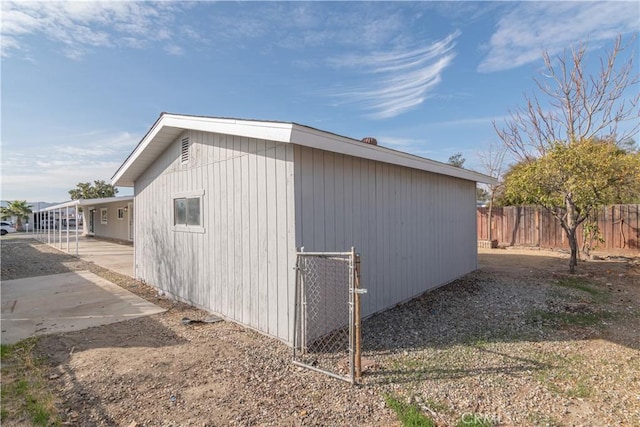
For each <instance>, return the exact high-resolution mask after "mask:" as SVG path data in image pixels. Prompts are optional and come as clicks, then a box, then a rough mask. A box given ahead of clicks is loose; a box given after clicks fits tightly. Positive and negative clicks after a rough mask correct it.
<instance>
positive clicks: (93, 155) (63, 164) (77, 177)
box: [0, 131, 138, 201]
mask: <svg viewBox="0 0 640 427" xmlns="http://www.w3.org/2000/svg"><path fill="white" fill-rule="evenodd" d="M61 141H64V143H61ZM137 142H138V140H137V138H136V137H134V136H133V135H131V134H130V133H129V132H116V133H111V132H107V131H91V132H84V133H78V134H75V135H60V136H58V137H55V138H54V140H51V141H47V142H46V147H45V148H38V149H33V150H30V151H29V152H25V150H24V148H23V147H21V146H18V145H16V144H11V143H6V142H5V141H3V144H2V145H3V146H2V163H1V164H0V167H1V168H2V197H3V199H9V200H13V199H23V198H24V197H23V196H22V195H23V194H32V195H34V196H33V197H37V198H38V199H40V200H44V201H62V200H65V199H68V194H67V190H70V189H71V188H74V187H75V186H76V184H77V183H78V182H86V181H94V180H96V179H102V180H105V181H107V182H109V180H110V178H111V176H112V175H113V171H114V170H116V169H117V168H118V166H120V164H121V162H122V161H123V160H124V159H125V158H126V156H127V155H128V154H129V152H131V150H132V149H133V147H135V145H136V143H137ZM36 195H37V196H36Z"/></svg>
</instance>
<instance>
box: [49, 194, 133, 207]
mask: <svg viewBox="0 0 640 427" xmlns="http://www.w3.org/2000/svg"><path fill="white" fill-rule="evenodd" d="M131 200H133V196H118V197H103V198H101V199H78V200H70V201H68V202H64V203H59V204H57V205H53V206H49V207H47V208H44V209H41V211H53V210H56V209H62V208H67V207H70V208H72V207H76V206H89V205H103V204H106V203H114V202H128V201H131Z"/></svg>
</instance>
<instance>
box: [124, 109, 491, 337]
mask: <svg viewBox="0 0 640 427" xmlns="http://www.w3.org/2000/svg"><path fill="white" fill-rule="evenodd" d="M476 182H485V183H492V182H493V179H492V178H490V177H487V176H485V175H482V174H478V173H475V172H472V171H469V170H465V169H461V168H457V167H453V166H448V165H446V164H443V163H439V162H435V161H432V160H428V159H424V158H421V157H418V156H414V155H410V154H407V153H403V152H400V151H395V150H391V149H388V148H384V147H380V146H377V145H373V144H368V143H364V142H362V141H359V140H354V139H351V138H346V137H343V136H339V135H336V134H332V133H329V132H324V131H321V130H318V129H314V128H310V127H307V126H302V125H299V124H295V123H283V122H269V121H252V120H236V119H224V118H213V117H200V116H185V115H175V114H167V113H163V114H162V115H161V116H160V117H159V119H158V120H157V121H156V123H154V125H153V126H152V127H151V129H150V130H149V132H148V133H147V134H146V135H145V136H144V138H143V139H142V140H141V141H140V143H139V144H138V146H137V147H136V148H135V149H134V151H133V152H132V153H131V154H130V155H129V157H128V158H127V159H126V160H125V162H124V163H123V164H122V166H120V168H119V169H118V171H117V172H116V173H115V175H114V177H113V179H112V184H113V185H116V186H125V187H127V186H130V187H133V188H134V194H135V206H136V217H135V220H134V228H135V235H136V243H135V260H134V266H135V276H136V277H137V278H139V279H141V280H144V281H145V282H147V283H148V284H150V285H152V286H154V287H156V288H159V289H161V290H163V291H165V292H167V293H168V294H170V295H172V296H173V297H175V298H177V299H180V300H183V301H187V302H189V303H191V304H193V305H196V306H198V307H201V308H204V309H206V310H209V311H212V312H215V313H217V314H221V315H223V316H224V317H226V318H228V319H230V320H233V321H236V322H238V323H241V324H244V325H247V326H249V327H252V328H255V329H257V330H259V331H261V332H263V333H266V334H268V335H271V336H274V337H277V338H280V339H281V340H283V341H285V342H288V343H291V342H292V340H293V337H292V324H293V313H294V309H293V307H294V287H295V271H294V265H295V261H296V251H297V248H301V247H304V248H305V251H312V252H313V251H341V252H342V251H348V250H349V248H350V247H351V246H355V247H356V250H357V251H358V252H359V253H360V254H361V257H362V283H363V287H365V288H367V289H368V294H367V295H366V296H365V297H363V298H362V312H363V315H364V316H367V315H370V314H373V313H375V312H378V311H381V310H384V309H387V308H389V307H392V306H394V305H395V304H397V303H399V302H402V301H406V300H408V299H410V298H412V297H414V296H416V295H419V294H421V293H423V292H425V291H427V290H429V289H433V288H435V287H437V286H440V285H443V284H445V283H448V282H450V281H452V280H454V279H456V278H457V277H460V276H462V275H464V274H466V273H468V272H470V271H473V270H475V269H476V265H477V252H476V247H477V240H476Z"/></svg>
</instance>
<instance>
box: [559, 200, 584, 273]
mask: <svg viewBox="0 0 640 427" xmlns="http://www.w3.org/2000/svg"><path fill="white" fill-rule="evenodd" d="M572 197H573V194H571V193H569V194H567V195H566V196H565V206H566V209H567V216H566V225H565V226H564V227H563V228H564V231H565V232H566V233H567V238H568V239H569V248H570V249H571V258H570V259H569V273H571V274H573V273H575V272H576V266H577V265H578V237H577V236H576V230H577V228H578V225H579V224H580V222H579V221H578V216H579V213H578V211H577V209H576V206H575V205H574V203H573V200H572Z"/></svg>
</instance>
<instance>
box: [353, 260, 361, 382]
mask: <svg viewBox="0 0 640 427" xmlns="http://www.w3.org/2000/svg"><path fill="white" fill-rule="evenodd" d="M352 252H353V257H354V260H355V265H356V268H355V271H354V280H353V284H354V286H353V287H354V299H355V301H354V303H355V307H354V310H355V319H354V327H355V334H356V351H355V359H356V360H355V370H356V380H358V381H360V379H361V378H362V352H361V344H362V331H361V318H362V316H361V313H360V255H359V254H356V253H355V249H353V248H352Z"/></svg>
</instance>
